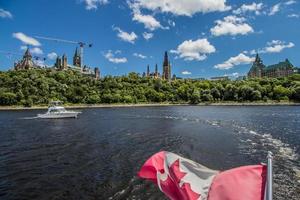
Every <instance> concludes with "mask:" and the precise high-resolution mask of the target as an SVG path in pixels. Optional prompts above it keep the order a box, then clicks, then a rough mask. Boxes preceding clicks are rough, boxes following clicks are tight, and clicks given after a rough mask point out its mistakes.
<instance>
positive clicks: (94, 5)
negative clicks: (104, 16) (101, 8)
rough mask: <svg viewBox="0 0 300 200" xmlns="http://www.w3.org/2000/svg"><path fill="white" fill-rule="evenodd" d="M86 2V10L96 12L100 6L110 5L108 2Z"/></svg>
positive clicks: (97, 0) (106, 0)
mask: <svg viewBox="0 0 300 200" xmlns="http://www.w3.org/2000/svg"><path fill="white" fill-rule="evenodd" d="M84 2H85V8H86V9H87V10H93V9H95V10H96V9H97V8H98V5H105V4H108V3H109V1H108V0H84Z"/></svg>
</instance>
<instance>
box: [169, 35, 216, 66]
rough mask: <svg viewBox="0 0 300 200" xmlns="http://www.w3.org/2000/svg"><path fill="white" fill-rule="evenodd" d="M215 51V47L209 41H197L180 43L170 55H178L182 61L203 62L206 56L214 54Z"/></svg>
mask: <svg viewBox="0 0 300 200" xmlns="http://www.w3.org/2000/svg"><path fill="white" fill-rule="evenodd" d="M215 51H216V49H215V47H214V46H213V45H211V44H210V43H209V41H208V40H207V39H206V38H204V39H198V40H195V41H193V40H186V41H184V42H183V43H181V44H180V45H179V46H178V47H177V50H171V53H175V54H178V55H179V57H180V58H183V59H184V60H188V61H192V60H198V61H200V60H205V59H206V57H207V56H206V55H207V54H211V53H214V52H215Z"/></svg>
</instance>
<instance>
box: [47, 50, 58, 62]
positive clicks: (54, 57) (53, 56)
mask: <svg viewBox="0 0 300 200" xmlns="http://www.w3.org/2000/svg"><path fill="white" fill-rule="evenodd" d="M47 57H48V59H50V60H55V59H56V58H57V54H56V53H55V52H51V53H48V55H47Z"/></svg>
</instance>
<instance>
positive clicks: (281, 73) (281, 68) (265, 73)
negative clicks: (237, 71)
mask: <svg viewBox="0 0 300 200" xmlns="http://www.w3.org/2000/svg"><path fill="white" fill-rule="evenodd" d="M294 71H295V67H294V66H293V65H292V64H291V63H290V61H289V60H288V59H286V60H285V61H283V62H279V63H278V64H274V65H270V66H265V65H264V64H263V61H262V60H261V58H260V57H259V55H258V54H256V58H255V61H254V62H253V65H252V67H251V69H250V71H249V72H248V77H249V78H279V77H287V76H289V75H291V74H293V73H294Z"/></svg>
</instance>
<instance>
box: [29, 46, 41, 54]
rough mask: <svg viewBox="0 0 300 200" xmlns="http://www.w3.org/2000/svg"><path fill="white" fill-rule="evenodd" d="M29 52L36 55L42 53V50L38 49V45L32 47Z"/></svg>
mask: <svg viewBox="0 0 300 200" xmlns="http://www.w3.org/2000/svg"><path fill="white" fill-rule="evenodd" d="M30 52H31V53H32V54H37V55H42V54H44V52H43V50H42V49H40V48H39V47H34V48H32V49H30Z"/></svg>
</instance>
